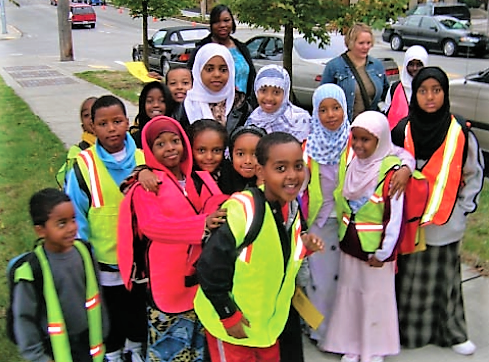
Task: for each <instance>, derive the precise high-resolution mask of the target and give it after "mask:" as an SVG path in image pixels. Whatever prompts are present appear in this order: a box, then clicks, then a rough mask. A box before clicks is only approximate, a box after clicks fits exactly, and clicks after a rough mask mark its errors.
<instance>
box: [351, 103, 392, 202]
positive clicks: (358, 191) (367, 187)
mask: <svg viewBox="0 0 489 362" xmlns="http://www.w3.org/2000/svg"><path fill="white" fill-rule="evenodd" d="M355 127H359V128H363V129H365V130H367V131H368V132H369V133H371V134H373V135H374V136H375V137H376V138H377V148H376V149H375V151H374V153H373V154H372V155H371V156H370V157H368V158H364V159H360V158H358V157H354V158H353V160H352V161H351V162H350V165H349V166H348V169H347V170H346V176H345V184H344V186H343V196H344V197H346V198H347V199H348V200H359V199H360V198H361V197H365V196H370V194H371V193H372V192H373V191H374V190H375V186H376V185H377V182H378V178H379V171H380V166H381V164H382V161H383V160H384V158H385V157H387V156H389V155H391V154H392V152H393V145H392V142H391V131H390V128H389V121H388V120H387V118H386V116H384V115H383V114H382V113H380V112H376V111H366V112H363V113H360V114H359V115H358V116H357V118H355V120H354V121H353V123H352V124H351V128H352V129H353V128H355Z"/></svg>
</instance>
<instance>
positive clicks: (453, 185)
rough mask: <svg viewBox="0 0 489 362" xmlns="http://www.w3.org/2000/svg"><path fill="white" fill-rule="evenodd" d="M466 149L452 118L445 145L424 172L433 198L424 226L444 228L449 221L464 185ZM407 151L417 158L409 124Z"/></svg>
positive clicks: (457, 125)
mask: <svg viewBox="0 0 489 362" xmlns="http://www.w3.org/2000/svg"><path fill="white" fill-rule="evenodd" d="M464 146H465V135H464V132H463V130H462V127H461V126H460V124H459V123H458V122H457V120H456V119H455V117H453V116H452V119H451V123H450V127H449V129H448V133H447V135H446V137H445V141H443V144H442V145H441V146H440V147H439V148H438V149H437V150H436V151H435V152H434V153H433V155H432V156H431V158H430V159H429V160H428V162H427V163H426V164H425V166H424V167H423V168H422V169H421V173H422V174H423V175H424V176H425V177H426V179H427V180H428V183H429V186H430V187H429V191H430V196H429V200H428V204H427V206H426V210H425V213H424V214H423V216H422V218H421V224H430V223H433V224H435V225H443V224H445V223H446V222H447V221H448V219H449V218H450V215H451V214H452V211H453V208H454V207H455V202H456V199H457V194H458V190H459V187H460V182H461V181H462V163H463V152H464ZM404 147H405V148H406V150H408V151H409V152H410V153H411V154H413V155H414V154H415V149H414V142H413V139H412V135H411V127H410V123H409V122H408V123H407V125H406V129H405V138H404Z"/></svg>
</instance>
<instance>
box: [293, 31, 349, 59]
mask: <svg viewBox="0 0 489 362" xmlns="http://www.w3.org/2000/svg"><path fill="white" fill-rule="evenodd" d="M318 44H319V42H315V41H312V42H311V43H308V42H307V41H306V39H304V38H296V39H294V48H295V50H296V52H297V53H299V56H300V57H301V58H303V59H324V58H334V57H336V56H338V55H340V54H341V53H343V52H344V51H345V50H346V46H345V43H344V40H343V36H340V35H332V36H331V38H330V44H328V45H326V46H325V47H324V48H319V46H318Z"/></svg>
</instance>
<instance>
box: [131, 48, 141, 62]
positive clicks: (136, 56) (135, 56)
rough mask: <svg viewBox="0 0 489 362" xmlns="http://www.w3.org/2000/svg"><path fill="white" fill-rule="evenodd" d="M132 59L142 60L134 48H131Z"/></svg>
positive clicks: (135, 60)
mask: <svg viewBox="0 0 489 362" xmlns="http://www.w3.org/2000/svg"><path fill="white" fill-rule="evenodd" d="M132 60H133V61H134V62H140V61H142V60H143V57H142V55H141V54H140V53H139V52H138V51H137V50H136V49H133V50H132Z"/></svg>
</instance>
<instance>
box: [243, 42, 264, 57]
mask: <svg viewBox="0 0 489 362" xmlns="http://www.w3.org/2000/svg"><path fill="white" fill-rule="evenodd" d="M264 39H265V38H263V37H259V38H255V39H253V40H252V41H250V42H249V43H248V44H246V47H247V48H248V50H249V51H250V54H251V58H252V59H257V58H258V50H259V49H260V45H261V43H262V42H263V40H264Z"/></svg>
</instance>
